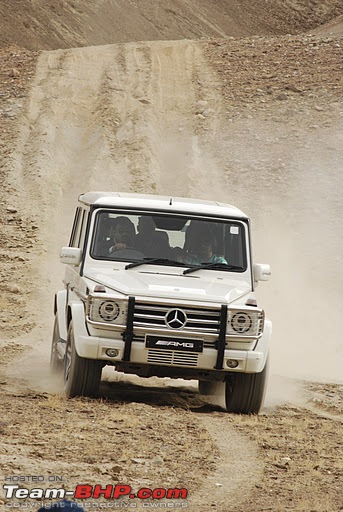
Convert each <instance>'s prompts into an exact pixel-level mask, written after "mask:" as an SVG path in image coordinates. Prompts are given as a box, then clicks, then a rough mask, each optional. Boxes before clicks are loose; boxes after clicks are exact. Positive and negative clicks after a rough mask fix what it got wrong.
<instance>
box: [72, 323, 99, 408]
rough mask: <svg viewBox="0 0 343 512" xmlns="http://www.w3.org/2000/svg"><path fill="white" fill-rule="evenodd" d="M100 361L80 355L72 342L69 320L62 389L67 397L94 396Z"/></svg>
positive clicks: (97, 391)
mask: <svg viewBox="0 0 343 512" xmlns="http://www.w3.org/2000/svg"><path fill="white" fill-rule="evenodd" d="M102 367H103V364H102V362H101V361H96V360H94V359H86V358H84V357H80V356H79V355H78V353H77V352H76V348H75V342H74V329H73V322H70V325H69V329H68V338H67V345H66V351H65V356H64V391H65V394H66V396H67V397H68V398H72V397H75V396H90V397H95V396H97V395H98V393H99V386H100V381H101V372H102Z"/></svg>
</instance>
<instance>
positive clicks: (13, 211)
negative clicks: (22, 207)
mask: <svg viewBox="0 0 343 512" xmlns="http://www.w3.org/2000/svg"><path fill="white" fill-rule="evenodd" d="M6 212H8V213H17V212H18V210H17V209H16V208H13V207H9V208H6Z"/></svg>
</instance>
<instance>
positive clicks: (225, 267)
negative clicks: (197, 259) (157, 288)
mask: <svg viewBox="0 0 343 512" xmlns="http://www.w3.org/2000/svg"><path fill="white" fill-rule="evenodd" d="M202 268H216V269H218V270H244V268H243V267H240V266H239V265H228V264H227V263H219V262H216V263H215V262H213V263H202V264H201V265H195V266H194V267H190V268H186V270H184V271H183V272H182V273H183V275H186V274H190V273H191V272H195V271H196V270H200V269H202Z"/></svg>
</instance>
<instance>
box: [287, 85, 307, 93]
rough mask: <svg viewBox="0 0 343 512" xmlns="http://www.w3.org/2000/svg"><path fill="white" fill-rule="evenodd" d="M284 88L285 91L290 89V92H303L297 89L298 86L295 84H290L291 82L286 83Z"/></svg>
mask: <svg viewBox="0 0 343 512" xmlns="http://www.w3.org/2000/svg"><path fill="white" fill-rule="evenodd" d="M285 89H286V91H291V92H303V91H302V90H301V89H299V87H297V86H296V85H292V84H289V85H286V87H285Z"/></svg>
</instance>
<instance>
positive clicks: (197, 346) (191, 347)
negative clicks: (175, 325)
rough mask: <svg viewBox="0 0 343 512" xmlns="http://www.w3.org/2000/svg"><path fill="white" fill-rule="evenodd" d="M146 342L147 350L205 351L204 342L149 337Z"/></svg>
mask: <svg viewBox="0 0 343 512" xmlns="http://www.w3.org/2000/svg"><path fill="white" fill-rule="evenodd" d="M145 341H146V343H145V346H146V347H147V348H163V349H164V348H166V349H169V350H185V351H187V352H202V350H203V342H202V340H192V339H178V338H167V337H159V336H147V337H146V340H145Z"/></svg>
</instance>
